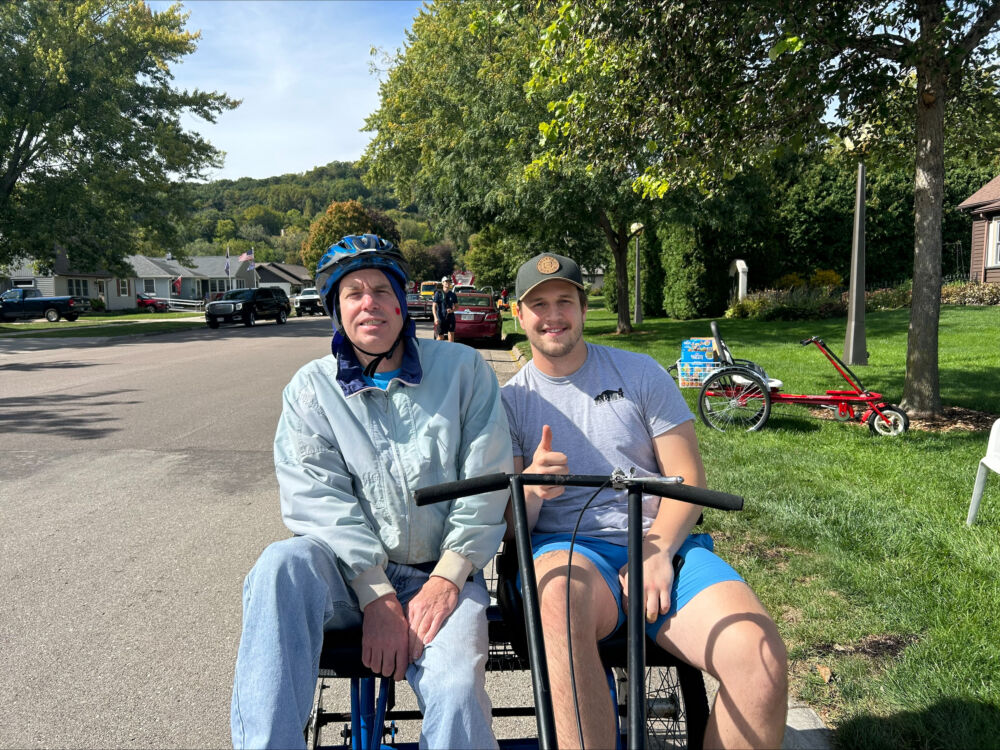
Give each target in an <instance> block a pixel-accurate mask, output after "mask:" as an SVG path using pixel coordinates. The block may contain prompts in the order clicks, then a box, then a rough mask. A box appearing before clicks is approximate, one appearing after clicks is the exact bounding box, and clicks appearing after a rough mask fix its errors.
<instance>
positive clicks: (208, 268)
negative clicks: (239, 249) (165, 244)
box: [191, 255, 248, 279]
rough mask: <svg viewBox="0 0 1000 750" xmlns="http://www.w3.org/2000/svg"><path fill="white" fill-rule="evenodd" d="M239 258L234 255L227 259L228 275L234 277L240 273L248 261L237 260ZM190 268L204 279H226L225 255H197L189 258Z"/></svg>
mask: <svg viewBox="0 0 1000 750" xmlns="http://www.w3.org/2000/svg"><path fill="white" fill-rule="evenodd" d="M238 258H239V256H238V255H234V256H232V257H231V258H230V259H229V275H230V276H235V275H236V274H237V272H239V271H242V270H243V267H244V266H245V265H246V264H247V262H248V261H245V260H238ZM191 266H192V268H194V270H195V271H197V272H198V274H201V275H202V276H205V277H206V278H213V279H224V278H226V256H225V255H199V256H197V257H195V258H191Z"/></svg>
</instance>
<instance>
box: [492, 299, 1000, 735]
mask: <svg viewBox="0 0 1000 750" xmlns="http://www.w3.org/2000/svg"><path fill="white" fill-rule="evenodd" d="M908 318H909V311H908V310H900V311H894V312H883V313H869V314H868V316H867V320H866V331H867V344H868V346H867V348H868V351H869V352H870V355H869V365H868V366H866V367H857V368H854V369H855V370H856V371H857V373H858V375H859V376H860V377H861V379H862V381H863V382H864V383H865V385H866V386H868V387H869V388H871V389H872V390H876V391H880V392H881V393H883V394H885V396H886V399H887V400H888V401H889V402H898V400H899V398H900V397H901V395H902V386H903V375H904V364H905V356H906V335H907V325H908ZM719 325H720V328H721V331H722V335H723V337H724V338H725V339H726V342H727V343H728V344H729V346H730V347H731V349H732V351H733V354H734V356H736V357H741V358H746V359H751V360H754V361H756V362H757V363H759V364H761V365H763V366H764V367H765V368H766V369H767V371H768V374H769V375H770V376H771V377H777V378H780V379H781V380H783V381H784V383H785V388H784V390H785V391H786V392H796V393H822V392H823V391H824V390H826V389H835V388H840V387H842V385H841V383H842V382H843V381H841V380H840V379H839V376H838V375H837V374H836V373H835V372H834V370H833V368H832V367H831V366H830V365H829V363H828V362H827V361H826V360H825V359H824V358H823V357H822V355H821V354H820V353H819V352H818V351H816V349H815V347H802V346H800V345H799V343H798V342H799V341H800V340H801V339H804V338H807V337H809V336H813V335H815V336H819V337H821V338H823V339H824V340H825V341H827V342H828V343H829V344H830V347H831V349H832V350H833V351H834V352H835V353H837V354H840V353H841V352H842V350H843V343H844V332H845V329H846V321H845V320H844V319H843V318H841V319H835V320H828V321H796V322H769V323H759V322H751V321H731V320H720V321H719ZM508 326H512V324H511V323H508ZM614 328H615V319H614V317H613V316H612V315H611V314H609V313H608V312H606V311H605V310H603V308H600V309H598V308H596V307H595V308H593V309H591V311H590V312H589V313H588V324H587V328H586V331H585V335H586V338H587V339H588V340H590V341H594V342H597V343H602V344H608V345H611V346H617V347H622V348H626V349H633V350H637V351H643V352H647V353H649V354H651V355H652V356H653V357H655V358H656V359H657V360H659V361H660V362H661V363H662V364H663V365H664V366H669V365H671V364H673V362H674V361H675V360H676V359H677V357H678V356H679V352H680V344H681V341H682V340H684V339H686V338H691V337H699V336H708V335H710V330H709V325H708V320H696V321H686V322H678V321H672V320H664V319H654V320H647V321H645V322H644V323H643V325H642V326H641V327H640V330H638V331H637V332H636V333H633V334H631V335H629V336H621V337H619V336H615V335H614ZM508 330H512V328H509V329H508ZM512 339H513V340H514V341H515V342H516V341H517V340H518V339H521V340H523V336H515V337H512ZM940 369H941V396H942V399H943V402H944V404H945V405H948V406H962V407H966V408H971V409H976V410H980V411H986V412H990V413H993V414H1000V388H998V386H1000V378H998V376H997V374H998V373H1000V307H985V308H984V307H950V306H949V307H944V308H942V312H941V325H940ZM683 393H684V394H685V397H686V398H688V400H689V403H690V404H691V406H692V410H693V407H694V404H695V397H696V395H697V393H698V391H697V389H685V390H684V391H683ZM696 429H697V431H698V437H699V440H700V443H701V449H702V452H703V455H704V457H705V464H706V468H707V471H708V478H709V484H710V486H712V487H714V488H716V489H721V490H726V491H730V492H736V493H739V494H741V495H743V496H744V497H745V498H746V509H745V510H744V511H743V512H742V513H730V514H725V513H719V512H715V511H711V512H709V513H707V514H706V528H707V529H708V530H710V531H711V532H712V533H713V535H714V537H715V540H716V548H717V550H718V551H719V552H720V553H721V554H722V555H723V556H724V557H726V558H727V559H729V560H730V561H731V562H732V563H733V564H734V565H735V566H736V567H737V568H738V569H739V570H740V571H741V572H742V573H743V575H744V576H745V577H746V578H747V580H748V581H749V582H750V584H751V585H752V586H753V587H754V589H755V590H756V591H757V592H758V594H759V595H760V597H761V599H762V600H763V602H764V603H765V605H766V606H767V608H768V610H769V611H770V612H771V613H772V615H773V616H774V617H775V619H776V620H777V622H778V624H779V627H780V629H781V632H782V635H783V636H784V638H785V641H786V643H787V645H788V648H789V653H790V658H791V673H792V686H793V687H792V689H793V692H794V693H795V695H796V696H797V697H799V698H800V699H802V700H804V701H805V702H807V703H808V704H810V705H811V706H812V707H813V708H815V709H816V710H817V711H818V712H819V713H820V714H821V715H822V716H823V718H824V719H825V720H826V722H827V723H828V725H830V726H832V727H834V728H835V730H836V732H835V742H836V744H837V745H838V746H840V747H849V748H886V749H888V748H900V747H906V748H973V747H997V746H998V743H1000V628H998V627H997V625H996V623H997V622H998V621H1000V575H998V574H1000V478H997V477H991V479H990V481H989V482H988V484H987V489H986V494H985V496H984V499H983V505H982V508H981V509H980V513H979V520H978V522H977V524H976V525H975V526H974V527H973V528H971V529H970V528H967V527H966V526H965V516H966V512H967V510H968V506H969V498H970V495H971V494H972V485H973V479H974V477H975V471H976V466H977V463H978V461H979V459H980V458H981V457H982V456H983V454H984V453H985V450H986V441H987V433H986V432H967V431H950V432H924V431H919V430H911V431H910V432H908V433H906V434H905V435H903V436H901V437H895V438H886V437H875V436H873V435H871V434H870V433H869V431H868V428H867V427H866V426H863V425H858V424H855V423H839V422H835V421H831V420H820V419H815V418H811V417H810V416H809V412H807V411H806V410H805V409H804V408H803V407H785V408H784V409H783V410H781V411H776V412H775V413H774V414H773V415H772V417H771V419H770V421H769V422H768V423H767V425H766V426H765V427H764V429H763V430H762V431H760V432H757V433H740V434H730V433H726V434H723V433H719V432H715V431H713V430H710V429H708V428H707V427H705V425H704V424H702V423H701V422H700V420H699V421H697V423H696ZM827 670H829V671H827ZM824 675H826V676H828V680H827V679H825V678H824Z"/></svg>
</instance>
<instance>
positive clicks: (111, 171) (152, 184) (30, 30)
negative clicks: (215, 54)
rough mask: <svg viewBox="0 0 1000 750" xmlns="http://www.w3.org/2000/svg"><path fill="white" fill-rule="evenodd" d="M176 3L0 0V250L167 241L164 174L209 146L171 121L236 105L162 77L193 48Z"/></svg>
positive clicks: (207, 157) (2, 258)
mask: <svg viewBox="0 0 1000 750" xmlns="http://www.w3.org/2000/svg"><path fill="white" fill-rule="evenodd" d="M186 19H187V17H186V15H184V14H182V13H181V11H180V6H179V5H177V6H172V7H170V8H169V9H167V10H165V11H163V12H159V13H156V12H153V11H152V10H150V8H149V7H148V6H147V5H146V4H145V3H143V2H138V1H133V0H82V1H80V2H77V1H71V0H24V1H23V2H10V3H3V4H2V5H0V40H2V43H0V84H2V85H0V91H2V92H3V93H2V94H0V99H2V107H0V262H2V263H10V262H12V261H14V260H17V259H20V258H25V257H32V258H34V259H35V260H36V262H38V263H39V264H40V265H41V266H51V264H52V262H53V261H54V258H55V254H56V247H57V246H58V247H61V248H64V249H65V250H66V251H67V253H68V254H70V255H71V257H72V260H73V263H74V265H75V266H76V267H79V268H82V269H85V268H97V267H105V268H108V269H116V268H119V269H120V268H121V266H120V262H121V260H122V258H123V257H124V256H125V255H127V254H129V253H132V252H135V251H136V248H137V246H139V247H141V246H142V245H143V243H156V244H158V245H162V246H166V247H171V246H174V245H176V244H177V243H178V242H179V237H178V235H177V220H178V219H179V218H180V217H181V216H183V215H184V213H185V211H186V210H187V207H188V204H187V196H186V194H185V191H184V189H183V187H182V186H181V185H180V184H179V182H178V180H184V179H193V178H196V177H198V176H200V175H201V173H202V170H203V169H204V168H205V167H209V166H215V165H218V164H219V162H220V159H221V154H220V153H219V152H218V151H217V150H216V149H215V148H214V147H212V145H211V144H210V143H208V142H207V141H205V140H204V139H202V138H200V137H199V136H198V135H197V134H195V133H192V132H189V131H186V130H184V129H183V128H182V127H181V125H180V117H181V115H182V114H184V113H193V114H194V115H196V116H198V117H201V118H202V119H205V120H208V121H209V122H211V121H214V119H215V117H216V116H217V115H218V114H219V113H221V112H223V111H225V110H227V109H232V108H233V107H235V106H237V105H238V102H236V101H234V100H232V99H229V98H228V97H226V96H225V95H224V94H219V93H214V92H204V91H181V90H178V89H176V88H174V87H173V86H172V85H171V83H172V76H171V74H170V66H171V65H172V64H174V63H176V62H178V61H179V60H181V59H182V58H183V57H184V56H185V55H188V54H190V53H191V52H193V51H194V49H195V45H196V43H197V39H198V34H197V33H194V32H189V31H186V30H185V28H184V25H185V22H186Z"/></svg>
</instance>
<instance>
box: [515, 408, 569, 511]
mask: <svg viewBox="0 0 1000 750" xmlns="http://www.w3.org/2000/svg"><path fill="white" fill-rule="evenodd" d="M524 473H525V474H569V461H568V460H567V458H566V454H565V453H560V452H559V451H554V450H552V428H551V427H549V426H548V425H544V426H543V427H542V439H541V440H539V441H538V447H537V448H535V454H534V455H533V456H532V458H531V465H530V466H527V467H526V468H525V469H524ZM525 489H526V490H529V491H530V492H532V493H533V494H534V495H535V496H536V497H539V498H541V499H542V500H551V499H552V498H555V497H559V496H560V495H561V494H562V493H563V492H564V491H565V490H566V488H565V487H563V486H562V485H558V484H556V485H534V486H531V487H526V488H525Z"/></svg>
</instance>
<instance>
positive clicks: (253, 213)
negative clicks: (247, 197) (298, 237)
mask: <svg viewBox="0 0 1000 750" xmlns="http://www.w3.org/2000/svg"><path fill="white" fill-rule="evenodd" d="M242 218H243V221H242V222H241V223H242V224H250V225H254V224H256V225H259V226H260V227H261V229H263V230H264V232H265V234H267V235H272V236H273V235H276V234H278V233H279V232H281V226H282V221H283V219H284V217H283V216H282V215H281V214H280V213H279V212H277V211H275V210H274V209H273V208H270V207H268V206H262V205H260V204H257V205H254V206H250V208H248V209H246V210H245V211H243V217H242Z"/></svg>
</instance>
